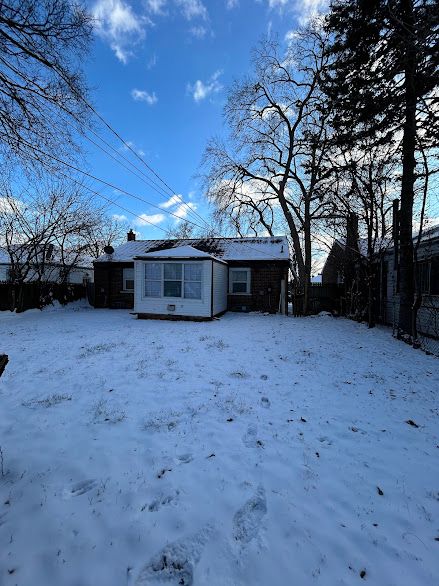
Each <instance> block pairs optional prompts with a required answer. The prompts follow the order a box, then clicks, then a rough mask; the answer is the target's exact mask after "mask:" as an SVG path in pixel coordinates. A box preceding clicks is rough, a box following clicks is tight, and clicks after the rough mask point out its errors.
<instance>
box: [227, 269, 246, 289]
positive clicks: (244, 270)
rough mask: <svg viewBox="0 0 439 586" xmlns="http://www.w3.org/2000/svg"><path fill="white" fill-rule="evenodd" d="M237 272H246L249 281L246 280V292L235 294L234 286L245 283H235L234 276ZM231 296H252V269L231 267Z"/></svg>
mask: <svg viewBox="0 0 439 586" xmlns="http://www.w3.org/2000/svg"><path fill="white" fill-rule="evenodd" d="M237 272H240V273H242V272H246V273H247V280H246V286H247V287H246V290H245V292H244V291H239V292H234V291H233V285H234V283H244V281H233V279H232V274H233V273H237ZM229 295H251V268H250V267H229Z"/></svg>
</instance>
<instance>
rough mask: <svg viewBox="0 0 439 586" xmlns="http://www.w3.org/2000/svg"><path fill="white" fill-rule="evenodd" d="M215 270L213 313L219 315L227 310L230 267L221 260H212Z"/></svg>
mask: <svg viewBox="0 0 439 586" xmlns="http://www.w3.org/2000/svg"><path fill="white" fill-rule="evenodd" d="M212 270H213V282H212V283H213V285H212V286H213V307H212V314H213V315H218V314H219V313H222V312H223V311H226V310H227V292H228V290H227V288H228V286H229V279H228V276H229V267H228V266H227V265H226V264H224V263H220V262H212Z"/></svg>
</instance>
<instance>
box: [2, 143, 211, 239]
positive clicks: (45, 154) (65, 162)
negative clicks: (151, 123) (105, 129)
mask: <svg viewBox="0 0 439 586" xmlns="http://www.w3.org/2000/svg"><path fill="white" fill-rule="evenodd" d="M0 134H1V135H2V136H4V137H6V136H7V135H6V134H5V133H4V132H0ZM22 142H23V143H24V144H25V145H26V146H28V147H30V148H31V149H32V150H34V151H36V152H38V153H40V154H41V155H43V156H44V157H46V158H48V159H53V160H54V161H56V162H58V163H61V164H62V165H65V166H66V167H69V168H70V169H72V170H73V171H76V172H77V173H82V174H83V175H85V176H86V177H89V178H90V179H93V180H94V181H98V182H99V183H102V184H103V185H106V186H107V187H111V188H112V189H115V190H116V191H119V192H120V193H123V194H124V195H127V196H128V197H132V198H134V199H137V200H139V201H141V202H143V203H146V204H147V205H149V206H151V207H153V208H156V209H157V210H159V211H160V212H162V213H165V214H169V215H170V216H174V218H177V219H178V220H182V218H181V216H178V215H177V214H174V212H170V211H169V210H167V209H164V208H161V207H159V206H158V205H155V204H153V203H151V202H150V201H148V200H146V199H144V198H142V197H140V196H139V195H135V194H134V193H131V192H129V191H127V190H125V189H122V188H121V187H118V186H117V185H114V184H113V183H110V182H109V181H105V180H104V179H100V178H99V177H96V176H95V175H93V174H91V173H88V172H87V171H82V170H81V169H78V167H75V165H72V164H70V163H67V161H64V160H62V159H59V158H58V157H55V155H50V154H49V153H46V152H45V151H43V150H41V149H39V148H38V147H36V146H35V145H32V144H30V143H29V142H27V141H25V140H22ZM186 221H187V222H188V223H189V224H192V225H193V226H196V227H197V228H200V230H204V227H203V226H200V225H199V224H196V223H195V222H192V221H191V220H188V219H187V218H186Z"/></svg>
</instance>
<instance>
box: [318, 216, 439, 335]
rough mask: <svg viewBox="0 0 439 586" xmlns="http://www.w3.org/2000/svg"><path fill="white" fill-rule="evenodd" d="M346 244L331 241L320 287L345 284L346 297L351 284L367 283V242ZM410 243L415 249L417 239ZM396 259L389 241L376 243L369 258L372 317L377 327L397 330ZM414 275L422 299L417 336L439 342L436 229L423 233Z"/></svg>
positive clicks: (438, 229) (438, 228) (438, 239)
mask: <svg viewBox="0 0 439 586" xmlns="http://www.w3.org/2000/svg"><path fill="white" fill-rule="evenodd" d="M348 240H349V235H347V238H346V241H344V240H340V239H338V240H335V241H334V243H333V245H332V248H331V250H330V252H329V254H328V257H327V259H326V262H325V265H324V267H323V270H322V282H323V284H335V283H337V284H344V285H345V286H346V291H345V294H346V295H347V294H348V290H349V289H350V288H352V284H354V286H355V285H356V284H357V285H358V282H359V281H361V280H363V282H364V281H366V280H367V279H366V274H365V273H366V271H365V264H366V260H367V259H366V257H367V242H366V241H365V240H364V239H361V238H358V239H357V242H356V244H353V241H352V240H349V244H348ZM413 243H414V246H416V243H417V236H416V235H415V237H414V238H413ZM398 258H399V256H398V249H396V250H395V246H394V244H393V240H392V239H387V240H385V239H382V240H380V241H379V242H376V243H375V246H374V253H373V258H372V282H373V303H374V314H375V317H376V319H377V320H378V321H379V322H380V323H383V324H387V325H391V326H396V324H397V323H398V315H399V266H398ZM416 271H417V282H418V284H419V293H420V295H421V305H420V307H419V310H418V314H417V329H418V333H420V334H421V335H424V336H427V337H432V338H439V226H434V227H433V228H430V229H428V230H424V232H423V234H422V236H421V240H420V243H419V247H418V250H417V263H416ZM359 290H361V287H359ZM360 303H361V301H360ZM364 303H365V302H363V304H364Z"/></svg>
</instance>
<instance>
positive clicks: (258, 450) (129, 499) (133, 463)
mask: <svg viewBox="0 0 439 586" xmlns="http://www.w3.org/2000/svg"><path fill="white" fill-rule="evenodd" d="M1 351H3V352H6V353H7V354H9V357H10V362H9V364H8V366H7V368H6V371H5V373H4V375H3V377H2V378H1V379H0V405H1V410H0V446H1V448H2V454H3V461H2V468H3V469H2V470H0V584H2V585H5V586H9V585H15V584H16V585H19V586H48V585H57V586H58V585H59V586H61V585H62V586H98V585H105V586H125V585H135V584H137V585H144V584H168V585H174V584H175V585H177V584H184V585H188V584H195V585H199V586H205V585H207V586H226V585H230V586H232V585H233V586H240V585H246V586H247V585H248V586H255V585H267V586H268V585H270V586H271V585H273V586H290V585H299V586H307V585H309V584H321V585H327V586H335V585H342V584H344V585H351V584H356V583H359V584H361V583H363V582H366V583H369V584H375V585H377V586H391V585H395V586H396V585H398V586H404V585H407V586H434V585H436V584H439V541H438V540H437V539H438V538H439V466H438V457H439V437H438V435H439V426H438V393H439V368H438V366H439V361H438V360H437V359H436V358H434V357H430V356H426V355H424V354H422V353H421V352H420V351H414V350H412V349H411V348H409V347H407V346H405V345H404V344H402V343H399V342H397V341H395V340H393V339H392V338H391V336H390V332H389V331H388V330H387V329H375V330H372V331H369V330H367V329H366V327H364V326H363V325H359V324H356V323H353V322H350V321H347V320H342V319H340V320H336V319H333V318H330V317H325V316H323V317H317V318H306V319H305V318H302V319H294V318H286V317H282V316H262V315H234V314H226V315H225V316H224V317H223V318H221V320H219V321H214V322H211V323H188V322H162V321H141V320H135V319H134V318H133V317H132V316H130V315H129V313H128V312H125V311H109V310H93V309H89V308H82V309H78V307H68V308H66V309H64V310H59V311H44V312H42V313H40V312H37V311H32V312H27V313H24V314H21V315H18V316H16V315H11V314H7V313H3V314H1V315H0V352H1ZM409 420H410V421H412V422H413V423H415V424H416V425H417V426H419V427H416V426H414V425H410V424H409V423H407V421H409Z"/></svg>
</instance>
